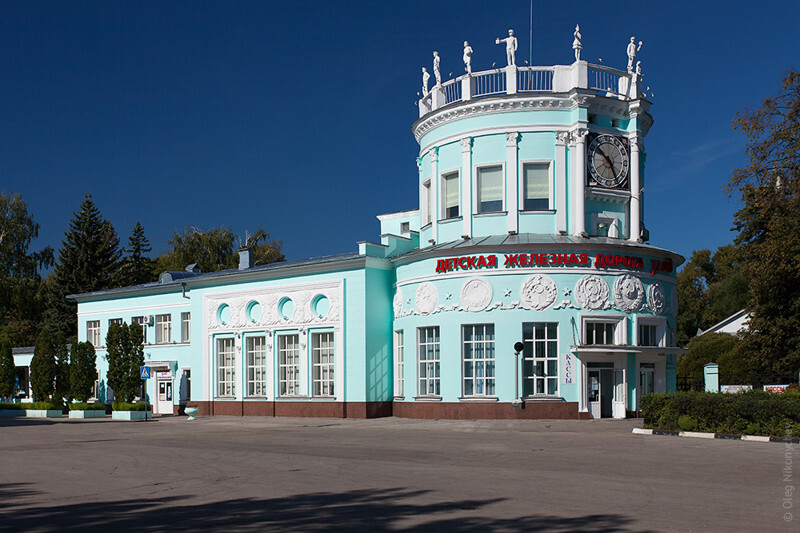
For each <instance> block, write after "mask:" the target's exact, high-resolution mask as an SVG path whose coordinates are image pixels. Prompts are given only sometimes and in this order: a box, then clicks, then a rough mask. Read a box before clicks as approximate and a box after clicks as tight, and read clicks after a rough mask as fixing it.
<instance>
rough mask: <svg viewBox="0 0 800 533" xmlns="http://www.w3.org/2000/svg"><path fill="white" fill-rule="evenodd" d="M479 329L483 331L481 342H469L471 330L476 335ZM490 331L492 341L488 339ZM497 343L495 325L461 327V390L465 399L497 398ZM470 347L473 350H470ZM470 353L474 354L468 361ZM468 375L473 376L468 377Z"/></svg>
mask: <svg viewBox="0 0 800 533" xmlns="http://www.w3.org/2000/svg"><path fill="white" fill-rule="evenodd" d="M479 329H480V330H481V331H482V338H481V339H480V340H467V333H468V331H469V330H471V331H472V332H473V333H475V332H477V331H478V330H479ZM489 331H490V332H491V337H492V338H491V339H487V338H486V337H487V334H488V333H489ZM496 341H497V338H496V336H495V327H494V324H463V325H462V326H461V370H462V380H461V390H462V394H463V395H464V397H467V398H474V397H489V398H495V397H496V392H497V389H496V383H495V378H496V374H497V368H496V358H495V355H496V349H495V344H496ZM468 347H471V348H470V349H468ZM478 347H480V349H478ZM468 352H470V353H471V354H473V356H472V357H471V358H469V359H467V353H468ZM476 354H482V356H480V357H476V356H475V355H476ZM468 370H469V371H468ZM490 370H491V371H490ZM467 374H472V375H471V376H468V375H467ZM478 374H482V375H481V376H479V375H478ZM489 374H491V375H489ZM468 389H472V390H471V391H469V390H468Z"/></svg>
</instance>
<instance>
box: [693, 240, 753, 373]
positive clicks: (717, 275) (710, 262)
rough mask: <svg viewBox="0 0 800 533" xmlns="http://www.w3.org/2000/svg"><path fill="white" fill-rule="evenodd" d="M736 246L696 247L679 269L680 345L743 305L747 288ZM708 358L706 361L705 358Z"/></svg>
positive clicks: (739, 253)
mask: <svg viewBox="0 0 800 533" xmlns="http://www.w3.org/2000/svg"><path fill="white" fill-rule="evenodd" d="M743 262H744V261H743V254H742V250H741V248H739V247H736V246H731V245H726V246H720V247H719V248H717V251H716V252H714V253H713V254H712V253H711V251H710V250H696V251H694V252H692V257H691V259H690V260H689V262H687V263H686V264H685V265H684V267H683V270H681V272H680V273H678V280H677V287H678V302H679V307H678V317H677V327H678V340H679V342H680V344H681V345H682V346H683V345H685V344H686V342H688V341H689V339H691V338H692V337H694V336H695V335H696V334H697V330H698V329H707V328H709V327H711V326H713V325H714V324H716V323H717V322H719V321H721V320H724V319H725V318H727V317H729V316H730V315H732V314H734V313H736V312H737V311H740V310H741V309H743V308H744V307H745V305H746V304H747V300H748V297H749V296H748V295H749V289H748V286H747V280H746V279H745V277H744V273H743ZM706 362H708V361H706Z"/></svg>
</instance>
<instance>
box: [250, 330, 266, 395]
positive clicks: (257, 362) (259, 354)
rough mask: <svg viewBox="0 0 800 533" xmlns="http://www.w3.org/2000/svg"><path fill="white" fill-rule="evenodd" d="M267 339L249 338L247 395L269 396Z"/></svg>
mask: <svg viewBox="0 0 800 533" xmlns="http://www.w3.org/2000/svg"><path fill="white" fill-rule="evenodd" d="M266 344H267V343H266V339H265V338H264V337H263V336H261V337H247V395H248V396H266V395H267V349H266Z"/></svg>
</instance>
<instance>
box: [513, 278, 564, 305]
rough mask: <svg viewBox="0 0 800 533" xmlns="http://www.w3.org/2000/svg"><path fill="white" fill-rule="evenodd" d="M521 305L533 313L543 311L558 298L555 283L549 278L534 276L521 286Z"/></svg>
mask: <svg viewBox="0 0 800 533" xmlns="http://www.w3.org/2000/svg"><path fill="white" fill-rule="evenodd" d="M520 292H521V295H522V303H523V305H524V306H525V307H529V308H531V309H533V310H534V311H543V310H545V309H547V308H548V307H550V306H551V305H553V302H555V301H556V296H558V288H557V287H556V282H555V281H553V278H551V277H550V276H545V275H544V274H535V275H533V276H531V277H529V278H528V279H526V280H525V282H524V283H523V284H522V289H521V291H520Z"/></svg>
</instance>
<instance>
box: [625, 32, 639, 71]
mask: <svg viewBox="0 0 800 533" xmlns="http://www.w3.org/2000/svg"><path fill="white" fill-rule="evenodd" d="M641 49H642V41H639V47H638V48H637V47H636V37H631V42H629V43H628V72H630V73H633V61H634V60H635V59H636V54H637V53H638V52H639V50H641Z"/></svg>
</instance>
